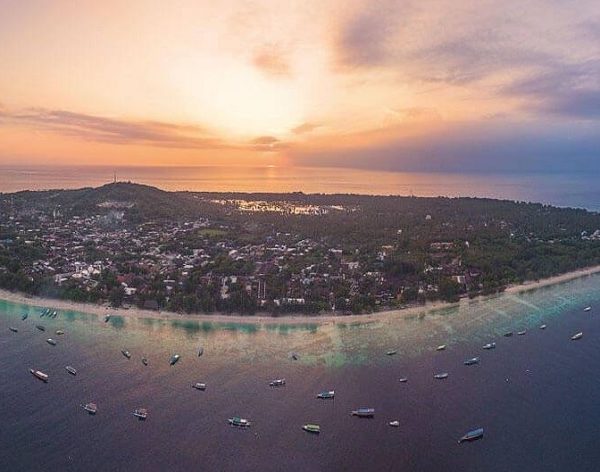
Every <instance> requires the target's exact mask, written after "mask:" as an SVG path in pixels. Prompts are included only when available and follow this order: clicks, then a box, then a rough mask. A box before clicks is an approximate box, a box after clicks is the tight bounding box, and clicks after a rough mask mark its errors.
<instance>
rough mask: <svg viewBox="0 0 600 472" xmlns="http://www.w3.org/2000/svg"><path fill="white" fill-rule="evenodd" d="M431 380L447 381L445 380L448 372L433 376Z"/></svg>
mask: <svg viewBox="0 0 600 472" xmlns="http://www.w3.org/2000/svg"><path fill="white" fill-rule="evenodd" d="M433 378H434V379H437V380H444V379H447V378H448V372H442V373H440V374H435V375H434V376H433Z"/></svg>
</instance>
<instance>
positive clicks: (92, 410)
mask: <svg viewBox="0 0 600 472" xmlns="http://www.w3.org/2000/svg"><path fill="white" fill-rule="evenodd" d="M81 407H82V408H83V409H84V410H85V411H87V412H88V413H89V414H90V415H95V414H96V412H97V411H98V406H97V405H96V404H95V403H86V404H85V405H81Z"/></svg>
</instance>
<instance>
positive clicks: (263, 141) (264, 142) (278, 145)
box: [250, 136, 288, 152]
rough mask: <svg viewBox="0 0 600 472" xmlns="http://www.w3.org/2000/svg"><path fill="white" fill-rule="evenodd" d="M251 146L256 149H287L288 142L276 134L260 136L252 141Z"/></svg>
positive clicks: (272, 150) (269, 150) (271, 150)
mask: <svg viewBox="0 0 600 472" xmlns="http://www.w3.org/2000/svg"><path fill="white" fill-rule="evenodd" d="M250 146H251V148H252V149H254V150H255V151H267V152H275V151H280V150H282V149H286V148H287V147H288V144H287V143H284V142H283V141H281V140H279V139H278V138H276V137H274V136H258V137H257V138H254V139H253V140H252V141H250Z"/></svg>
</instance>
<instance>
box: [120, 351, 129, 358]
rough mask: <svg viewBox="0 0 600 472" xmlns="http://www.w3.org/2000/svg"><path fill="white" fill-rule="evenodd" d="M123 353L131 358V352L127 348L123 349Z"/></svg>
mask: <svg viewBox="0 0 600 472" xmlns="http://www.w3.org/2000/svg"><path fill="white" fill-rule="evenodd" d="M121 354H123V355H124V356H125V357H126V358H127V359H131V353H130V352H129V351H128V350H127V349H121Z"/></svg>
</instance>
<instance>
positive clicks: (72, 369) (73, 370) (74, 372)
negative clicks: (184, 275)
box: [65, 365, 77, 375]
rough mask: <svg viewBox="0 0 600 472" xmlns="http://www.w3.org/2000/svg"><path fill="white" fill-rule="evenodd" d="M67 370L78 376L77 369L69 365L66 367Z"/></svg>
mask: <svg viewBox="0 0 600 472" xmlns="http://www.w3.org/2000/svg"><path fill="white" fill-rule="evenodd" d="M65 369H67V372H68V373H69V374H71V375H77V371H76V370H75V367H71V366H70V365H68V366H67V367H65Z"/></svg>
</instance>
